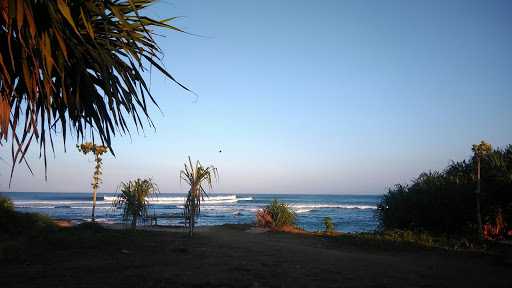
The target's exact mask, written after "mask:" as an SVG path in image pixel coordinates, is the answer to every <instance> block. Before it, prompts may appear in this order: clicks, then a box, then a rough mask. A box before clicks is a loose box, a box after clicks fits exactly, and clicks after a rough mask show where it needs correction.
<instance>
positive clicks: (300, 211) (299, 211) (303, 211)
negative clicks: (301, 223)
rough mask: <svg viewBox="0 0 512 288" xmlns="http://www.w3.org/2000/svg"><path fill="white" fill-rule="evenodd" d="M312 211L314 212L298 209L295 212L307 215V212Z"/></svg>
mask: <svg viewBox="0 0 512 288" xmlns="http://www.w3.org/2000/svg"><path fill="white" fill-rule="evenodd" d="M311 210H313V209H297V210H295V213H297V214H300V213H307V212H309V211H311Z"/></svg>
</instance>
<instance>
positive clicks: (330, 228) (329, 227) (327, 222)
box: [323, 217, 334, 234]
mask: <svg viewBox="0 0 512 288" xmlns="http://www.w3.org/2000/svg"><path fill="white" fill-rule="evenodd" d="M323 222H324V227H325V231H324V232H325V233H326V234H331V233H332V232H334V223H332V219H331V217H325V218H324V221H323Z"/></svg>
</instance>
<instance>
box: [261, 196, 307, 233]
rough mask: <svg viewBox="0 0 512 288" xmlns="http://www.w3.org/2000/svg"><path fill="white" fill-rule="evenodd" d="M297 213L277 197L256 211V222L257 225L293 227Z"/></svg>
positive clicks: (278, 227) (277, 227)
mask: <svg viewBox="0 0 512 288" xmlns="http://www.w3.org/2000/svg"><path fill="white" fill-rule="evenodd" d="M296 220H297V214H295V212H294V211H293V210H292V209H291V208H290V206H289V205H288V204H286V203H284V202H280V201H279V200H277V199H274V200H272V202H271V203H270V204H269V205H267V206H265V207H264V208H263V209H261V210H259V211H258V212H256V224H257V225H258V226H262V227H267V228H273V229H283V228H288V227H294V225H295V221H296Z"/></svg>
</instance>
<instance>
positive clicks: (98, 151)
mask: <svg viewBox="0 0 512 288" xmlns="http://www.w3.org/2000/svg"><path fill="white" fill-rule="evenodd" d="M76 148H78V151H80V152H82V153H83V154H84V155H87V154H89V153H92V154H94V162H96V165H95V166H94V174H93V176H92V183H91V186H92V216H91V219H92V222H95V221H96V218H95V215H94V213H95V211H96V192H97V191H98V188H99V187H100V184H101V174H102V172H101V165H102V164H103V159H101V155H103V154H105V153H107V151H108V148H107V147H106V146H103V145H96V144H94V143H91V142H87V143H83V144H81V145H76Z"/></svg>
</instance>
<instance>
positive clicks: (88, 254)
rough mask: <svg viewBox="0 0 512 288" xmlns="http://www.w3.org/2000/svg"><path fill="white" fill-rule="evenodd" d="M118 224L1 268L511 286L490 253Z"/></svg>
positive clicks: (21, 277)
mask: <svg viewBox="0 0 512 288" xmlns="http://www.w3.org/2000/svg"><path fill="white" fill-rule="evenodd" d="M109 228H113V229H115V228H121V227H120V226H110V227H109ZM63 229H64V230H66V229H68V230H69V229H70V228H63ZM113 229H106V230H104V231H99V232H91V231H85V232H80V233H79V234H77V235H78V236H77V235H75V234H73V235H72V236H66V237H60V238H52V239H46V240H44V241H45V242H44V243H42V244H41V243H39V244H37V245H33V246H32V250H31V251H30V252H29V254H28V256H27V257H26V259H25V260H24V261H23V262H22V263H11V264H9V265H5V266H4V267H2V273H1V276H0V278H1V282H2V287H511V285H512V278H510V266H507V264H504V263H502V262H500V261H498V260H497V259H496V258H495V257H493V256H490V255H483V254H481V253H468V252H454V251H444V250H441V249H424V248H417V247H394V246H392V245H372V244H370V243H361V242H357V241H351V240H348V239H344V238H343V237H341V238H340V237H338V238H327V237H320V236H312V235H299V234H289V233H277V232H267V231H265V230H262V229H257V228H254V227H251V226H249V225H223V226H214V227H199V229H197V231H196V233H195V235H194V237H193V238H188V237H187V236H186V234H185V233H184V232H182V231H183V230H182V229H181V228H158V227H156V228H150V229H148V231H137V232H130V231H124V230H113ZM149 230H150V231H149ZM84 233H85V234H84ZM73 237H75V238H76V239H75V238H73Z"/></svg>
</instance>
